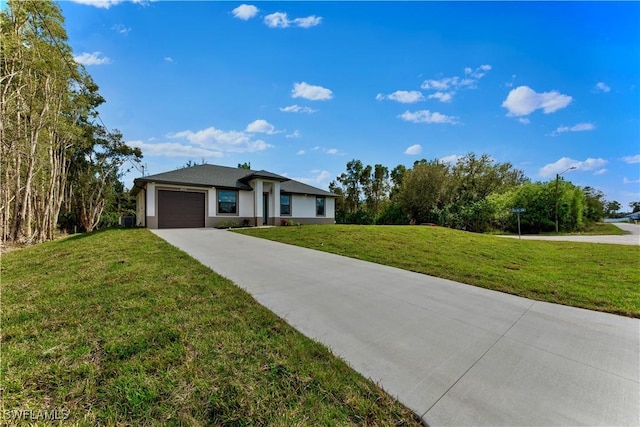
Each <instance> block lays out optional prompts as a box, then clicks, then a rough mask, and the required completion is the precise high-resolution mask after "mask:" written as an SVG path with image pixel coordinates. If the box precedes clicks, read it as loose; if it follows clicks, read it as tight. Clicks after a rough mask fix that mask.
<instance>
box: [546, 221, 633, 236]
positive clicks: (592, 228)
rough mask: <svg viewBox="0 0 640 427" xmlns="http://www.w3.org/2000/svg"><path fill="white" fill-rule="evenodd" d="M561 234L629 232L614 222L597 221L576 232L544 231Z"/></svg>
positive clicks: (584, 234) (603, 234)
mask: <svg viewBox="0 0 640 427" xmlns="http://www.w3.org/2000/svg"><path fill="white" fill-rule="evenodd" d="M544 234H552V235H560V236H622V235H625V234H627V233H626V232H625V231H624V230H623V229H621V228H620V227H616V226H615V225H613V224H609V223H604V222H596V223H593V224H589V225H588V226H587V227H586V228H585V229H583V230H580V231H578V232H575V233H544Z"/></svg>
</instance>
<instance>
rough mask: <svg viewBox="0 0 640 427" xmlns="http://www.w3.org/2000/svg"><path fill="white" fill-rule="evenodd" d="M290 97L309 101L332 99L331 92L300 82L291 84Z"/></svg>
mask: <svg viewBox="0 0 640 427" xmlns="http://www.w3.org/2000/svg"><path fill="white" fill-rule="evenodd" d="M291 96H292V97H293V98H304V99H308V100H310V101H326V100H328V99H331V98H333V92H331V90H329V89H327V88H324V87H322V86H314V85H310V84H308V83H306V82H302V83H294V84H293V90H292V91H291Z"/></svg>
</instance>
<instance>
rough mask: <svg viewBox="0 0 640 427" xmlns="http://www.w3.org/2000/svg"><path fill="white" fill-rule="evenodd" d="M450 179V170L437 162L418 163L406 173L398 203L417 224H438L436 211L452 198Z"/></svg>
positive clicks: (398, 195)
mask: <svg viewBox="0 0 640 427" xmlns="http://www.w3.org/2000/svg"><path fill="white" fill-rule="evenodd" d="M449 178H450V171H449V168H448V167H447V165H445V164H443V163H440V162H438V161H437V160H432V161H426V160H425V161H420V162H416V163H415V164H414V166H413V168H412V169H409V170H407V171H406V172H405V173H404V176H403V178H402V184H401V186H400V191H399V192H398V194H397V197H396V198H397V201H398V203H399V204H400V206H401V207H402V209H403V210H404V211H405V212H407V213H408V214H409V216H410V217H411V218H412V219H413V220H414V221H415V222H418V223H420V222H438V221H437V218H436V213H435V212H436V210H437V209H441V208H442V207H443V206H444V205H445V204H446V203H447V202H448V201H449V200H450V197H451V194H450V193H448V192H447V181H448V180H449Z"/></svg>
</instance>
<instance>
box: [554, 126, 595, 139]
mask: <svg viewBox="0 0 640 427" xmlns="http://www.w3.org/2000/svg"><path fill="white" fill-rule="evenodd" d="M595 128H596V125H594V124H593V123H578V124H577V125H573V126H560V127H559V128H557V129H556V130H554V131H553V132H551V136H556V135H559V134H561V133H566V132H584V131H589V130H594V129H595Z"/></svg>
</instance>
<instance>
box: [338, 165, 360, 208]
mask: <svg viewBox="0 0 640 427" xmlns="http://www.w3.org/2000/svg"><path fill="white" fill-rule="evenodd" d="M363 170H364V166H363V165H362V162H361V161H360V160H356V159H353V160H351V161H350V162H348V163H347V171H346V172H343V173H342V174H341V175H340V176H339V177H337V180H338V182H340V183H341V184H342V186H343V187H344V197H345V211H346V213H353V212H355V211H357V210H358V208H359V207H360V197H361V189H360V185H361V182H362V173H363Z"/></svg>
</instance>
